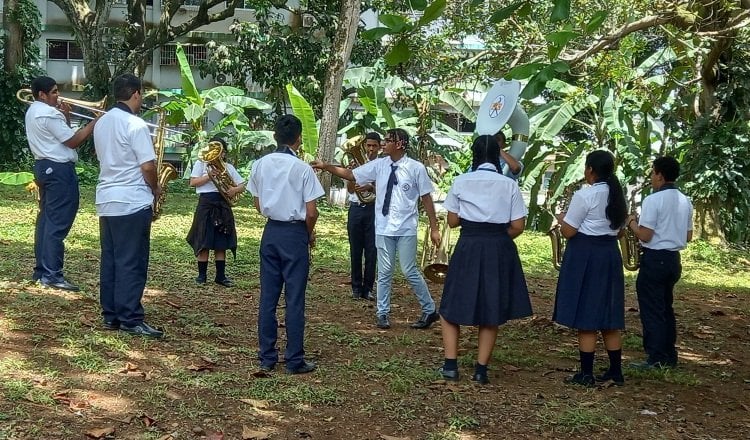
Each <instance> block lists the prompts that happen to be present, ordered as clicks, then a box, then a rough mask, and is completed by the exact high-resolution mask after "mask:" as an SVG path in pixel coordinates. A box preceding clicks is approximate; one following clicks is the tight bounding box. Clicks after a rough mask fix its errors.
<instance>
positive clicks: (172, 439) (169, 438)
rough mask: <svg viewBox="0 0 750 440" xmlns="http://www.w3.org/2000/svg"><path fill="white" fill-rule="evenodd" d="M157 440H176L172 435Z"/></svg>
mask: <svg viewBox="0 0 750 440" xmlns="http://www.w3.org/2000/svg"><path fill="white" fill-rule="evenodd" d="M156 440H174V437H172V434H167V435H163V436H161V437H159V438H158V439H156Z"/></svg>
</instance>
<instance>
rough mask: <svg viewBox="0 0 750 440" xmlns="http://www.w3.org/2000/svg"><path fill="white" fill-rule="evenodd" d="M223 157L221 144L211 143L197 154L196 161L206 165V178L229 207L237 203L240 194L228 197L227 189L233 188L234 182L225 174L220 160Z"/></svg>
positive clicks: (223, 165) (225, 170)
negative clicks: (207, 170)
mask: <svg viewBox="0 0 750 440" xmlns="http://www.w3.org/2000/svg"><path fill="white" fill-rule="evenodd" d="M223 155H224V147H223V146H222V145H221V142H218V141H211V142H209V143H208V145H207V146H206V147H204V148H203V149H201V151H200V152H199V153H198V159H200V160H201V161H202V162H205V163H206V165H208V168H209V173H208V177H209V178H210V179H211V182H213V184H214V185H215V186H216V189H217V190H219V193H220V194H221V195H222V197H224V200H226V201H227V203H229V206H234V205H236V204H237V202H239V200H240V197H241V196H242V193H237V194H235V195H233V196H230V195H229V189H230V188H232V187H234V186H235V182H234V180H232V176H230V175H229V173H228V172H227V167H226V165H225V164H224V160H223V159H222V156H223ZM211 171H213V172H211Z"/></svg>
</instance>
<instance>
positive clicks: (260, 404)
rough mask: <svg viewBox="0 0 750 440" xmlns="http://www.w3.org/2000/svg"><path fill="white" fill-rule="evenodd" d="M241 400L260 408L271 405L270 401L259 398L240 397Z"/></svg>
mask: <svg viewBox="0 0 750 440" xmlns="http://www.w3.org/2000/svg"><path fill="white" fill-rule="evenodd" d="M240 402H242V403H247V404H248V405H250V406H252V407H254V408H260V409H266V408H268V407H270V406H271V405H269V403H268V401H266V400H258V399H240Z"/></svg>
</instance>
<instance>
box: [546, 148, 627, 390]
mask: <svg viewBox="0 0 750 440" xmlns="http://www.w3.org/2000/svg"><path fill="white" fill-rule="evenodd" d="M584 177H585V179H586V183H588V184H589V185H591V186H589V187H586V188H583V189H581V190H579V191H577V192H576V193H575V194H574V195H573V198H572V199H571V202H570V206H569V209H568V212H565V213H562V214H560V215H559V217H558V221H559V222H560V225H561V232H562V234H563V236H564V237H565V238H567V239H568V244H567V246H566V248H565V253H564V254H563V261H562V265H561V267H560V276H559V278H558V280H557V295H556V298H555V309H554V312H553V316H552V319H553V320H554V321H555V322H557V323H559V324H562V325H565V326H567V327H570V328H574V329H576V330H578V349H579V354H580V362H581V371H580V372H579V373H577V374H575V375H574V376H573V377H570V378H568V379H566V382H568V383H573V384H577V385H583V386H589V387H591V386H594V385H595V382H596V380H601V381H609V380H611V381H613V382H614V383H615V384H616V385H622V384H623V383H624V378H623V375H622V337H621V330H622V329H624V328H625V279H624V275H623V269H622V256H621V254H620V250H619V248H618V246H617V236H618V234H619V233H620V230H621V228H622V227H623V226H624V224H625V218H626V217H627V206H626V203H625V195H624V193H623V190H622V186H620V181H619V180H618V179H617V176H616V175H615V162H614V157H613V156H612V154H611V153H610V152H608V151H605V150H597V151H593V152H591V153H589V154H588V156H586V168H585V171H584ZM597 332H601V334H602V338H603V339H604V346H605V348H606V349H607V354H608V356H609V369H608V370H607V372H606V373H604V374H603V375H601V376H597V377H596V378H595V377H594V352H595V350H596V342H597Z"/></svg>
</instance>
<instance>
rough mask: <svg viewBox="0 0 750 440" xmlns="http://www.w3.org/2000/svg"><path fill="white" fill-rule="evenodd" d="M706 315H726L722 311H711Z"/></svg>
mask: <svg viewBox="0 0 750 440" xmlns="http://www.w3.org/2000/svg"><path fill="white" fill-rule="evenodd" d="M708 313H709V314H710V315H712V316H726V315H727V314H726V313H724V311H723V310H711V311H710V312H708Z"/></svg>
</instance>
